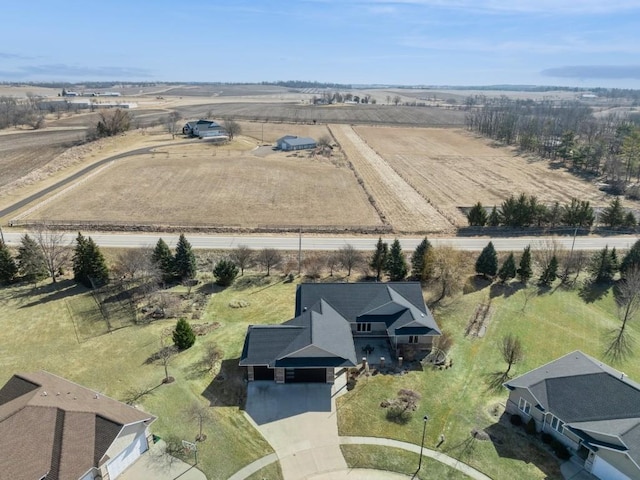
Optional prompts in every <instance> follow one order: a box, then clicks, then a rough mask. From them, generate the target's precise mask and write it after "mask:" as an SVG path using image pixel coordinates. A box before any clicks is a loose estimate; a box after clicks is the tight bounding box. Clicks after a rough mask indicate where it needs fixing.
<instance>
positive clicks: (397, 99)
mask: <svg viewBox="0 0 640 480" xmlns="http://www.w3.org/2000/svg"><path fill="white" fill-rule="evenodd" d="M401 100H402V98H400V95H396V96H394V97H393V104H394V105H395V106H396V107H397V106H398V104H399V103H400V101H401Z"/></svg>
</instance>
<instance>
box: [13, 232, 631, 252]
mask: <svg viewBox="0 0 640 480" xmlns="http://www.w3.org/2000/svg"><path fill="white" fill-rule="evenodd" d="M21 235H22V233H21V232H14V231H11V232H7V231H4V240H5V242H6V243H7V245H13V246H17V245H19V243H20V237H21ZM76 235H77V234H76V233H68V234H66V240H67V241H68V242H69V243H72V242H73V241H74V239H75V237H76ZM88 235H90V236H91V238H93V240H94V241H95V242H96V243H97V244H98V245H99V246H101V247H110V248H137V247H153V246H154V245H155V244H156V242H157V241H158V238H160V237H162V238H163V239H164V240H165V241H166V242H167V243H168V244H169V246H175V244H176V242H177V240H178V236H177V235H168V234H161V233H156V234H152V233H150V234H138V233H135V234H129V233H88ZM394 238H396V237H388V238H383V240H384V241H386V242H392V241H393V240H394ZM422 238H423V237H398V239H399V240H400V243H401V245H402V248H403V249H404V250H413V249H415V247H416V246H417V245H418V243H420V242H421V241H422ZM187 239H188V240H189V242H190V243H191V245H192V247H193V248H194V249H213V250H228V249H233V248H236V247H238V245H246V246H248V247H250V248H253V249H255V250H259V249H262V248H274V249H276V250H297V249H298V248H299V246H300V245H301V246H302V250H338V249H339V248H342V247H344V246H345V245H352V246H353V247H354V248H356V249H357V250H372V249H373V248H374V246H375V243H376V241H377V237H373V236H371V237H363V236H360V237H349V236H344V237H340V236H331V237H329V236H317V235H313V236H312V235H309V236H306V235H304V233H303V234H302V236H298V235H289V236H280V235H278V236H275V235H274V236H254V235H245V236H242V235H195V234H194V235H187ZM638 239H640V237H639V236H637V235H621V236H610V237H595V236H578V237H576V238H575V245H574V248H575V249H576V250H598V249H601V248H604V247H605V246H606V245H608V246H609V247H610V248H611V247H616V249H619V250H620V249H623V250H624V249H628V248H631V246H632V245H633V244H634V243H635V242H636V241H637V240H638ZM489 240H491V241H492V242H493V244H494V246H495V248H496V250H502V251H517V250H522V249H523V248H524V247H526V246H527V245H531V247H532V248H533V249H536V248H538V247H541V246H542V245H544V244H545V242H548V241H549V242H550V241H555V242H557V243H558V244H560V245H562V246H563V247H565V248H567V249H570V248H571V245H572V243H573V241H574V238H573V237H572V236H556V237H509V238H502V237H501V238H488V237H473V238H468V237H454V238H430V239H429V241H430V242H431V243H432V244H433V245H451V246H453V247H455V248H457V249H459V250H469V251H480V250H482V249H483V248H484V247H485V246H486V245H487V243H488V242H489Z"/></svg>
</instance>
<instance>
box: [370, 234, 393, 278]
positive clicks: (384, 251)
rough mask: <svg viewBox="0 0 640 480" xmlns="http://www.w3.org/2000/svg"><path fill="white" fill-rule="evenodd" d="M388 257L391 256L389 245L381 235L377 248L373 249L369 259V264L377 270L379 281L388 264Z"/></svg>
mask: <svg viewBox="0 0 640 480" xmlns="http://www.w3.org/2000/svg"><path fill="white" fill-rule="evenodd" d="M387 257H389V245H387V243H386V242H383V241H382V237H379V238H378V243H376V249H375V250H374V251H373V254H372V255H371V260H370V261H369V266H370V267H371V269H372V270H373V271H374V272H376V280H377V281H378V282H379V281H380V277H381V276H382V271H383V270H384V269H385V267H386V265H387Z"/></svg>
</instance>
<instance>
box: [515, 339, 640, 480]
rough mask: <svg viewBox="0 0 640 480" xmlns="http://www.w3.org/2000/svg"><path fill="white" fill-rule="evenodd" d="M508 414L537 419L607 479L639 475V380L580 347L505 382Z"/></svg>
mask: <svg viewBox="0 0 640 480" xmlns="http://www.w3.org/2000/svg"><path fill="white" fill-rule="evenodd" d="M504 385H505V387H507V388H508V389H509V390H510V393H509V400H508V401H507V407H506V410H507V413H510V414H512V415H514V414H515V415H520V416H521V417H522V418H523V419H524V421H525V422H528V421H530V419H533V420H534V421H535V425H536V430H538V431H541V432H546V433H548V434H550V435H551V436H552V437H553V438H555V439H556V440H557V441H558V442H561V443H562V444H564V445H565V446H566V447H568V448H569V449H570V450H571V452H572V453H573V454H574V455H575V456H574V461H576V462H580V464H583V465H584V468H585V470H587V471H588V472H590V473H591V474H592V475H595V476H596V477H597V478H600V479H602V480H632V479H638V478H640V385H639V384H637V383H635V382H633V381H631V380H630V379H629V378H627V377H626V375H625V374H624V373H622V372H619V371H617V370H614V369H613V368H611V367H609V366H607V365H605V364H603V363H602V362H600V361H599V360H596V359H595V358H592V357H590V356H588V355H585V354H584V353H582V352H580V351H575V352H572V353H569V354H568V355H565V356H564V357H561V358H559V359H557V360H554V361H553V362H551V363H548V364H546V365H543V366H542V367H539V368H536V369H535V370H531V371H530V372H529V373H525V374H524V375H522V376H520V377H517V378H514V379H513V380H509V381H508V382H506V383H505V384H504Z"/></svg>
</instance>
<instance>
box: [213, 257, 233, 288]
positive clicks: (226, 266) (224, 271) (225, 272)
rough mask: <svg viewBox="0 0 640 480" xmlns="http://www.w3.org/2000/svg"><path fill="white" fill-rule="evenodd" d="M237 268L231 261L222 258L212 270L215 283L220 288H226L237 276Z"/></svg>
mask: <svg viewBox="0 0 640 480" xmlns="http://www.w3.org/2000/svg"><path fill="white" fill-rule="evenodd" d="M238 272H239V270H238V267H237V266H236V264H235V263H233V262H232V261H231V260H227V259H226V258H223V259H222V260H220V261H219V262H218V263H216V266H215V267H214V268H213V274H214V275H215V277H216V283H217V284H218V285H220V286H221V287H228V286H229V285H231V284H232V283H233V281H234V280H235V279H236V277H237V276H238Z"/></svg>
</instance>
